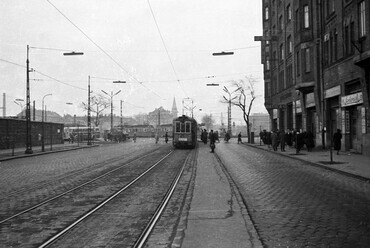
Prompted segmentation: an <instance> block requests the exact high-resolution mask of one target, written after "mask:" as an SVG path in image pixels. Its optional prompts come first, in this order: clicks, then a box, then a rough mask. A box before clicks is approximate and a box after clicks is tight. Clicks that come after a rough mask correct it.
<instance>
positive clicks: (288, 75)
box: [286, 64, 293, 87]
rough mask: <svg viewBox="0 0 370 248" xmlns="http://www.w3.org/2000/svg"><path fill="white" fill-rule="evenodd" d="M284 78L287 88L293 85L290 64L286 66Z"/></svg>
mask: <svg viewBox="0 0 370 248" xmlns="http://www.w3.org/2000/svg"><path fill="white" fill-rule="evenodd" d="M286 77H287V79H286V83H287V87H289V86H291V85H293V67H292V64H290V65H288V66H287V70H286Z"/></svg>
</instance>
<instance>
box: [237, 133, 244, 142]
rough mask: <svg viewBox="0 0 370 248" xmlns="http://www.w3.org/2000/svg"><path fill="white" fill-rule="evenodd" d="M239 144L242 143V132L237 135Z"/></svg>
mask: <svg viewBox="0 0 370 248" xmlns="http://www.w3.org/2000/svg"><path fill="white" fill-rule="evenodd" d="M239 143H242V144H243V142H242V132H239V134H238V144H239Z"/></svg>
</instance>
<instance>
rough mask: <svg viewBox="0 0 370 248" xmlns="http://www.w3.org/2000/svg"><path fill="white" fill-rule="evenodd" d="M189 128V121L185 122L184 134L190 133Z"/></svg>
mask: <svg viewBox="0 0 370 248" xmlns="http://www.w3.org/2000/svg"><path fill="white" fill-rule="evenodd" d="M190 126H191V123H190V122H189V121H187V122H185V132H186V133H190Z"/></svg>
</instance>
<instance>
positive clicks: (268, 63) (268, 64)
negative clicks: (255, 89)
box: [265, 56, 270, 71]
mask: <svg viewBox="0 0 370 248" xmlns="http://www.w3.org/2000/svg"><path fill="white" fill-rule="evenodd" d="M265 66H266V68H265V69H266V71H269V70H270V57H269V56H266V64H265Z"/></svg>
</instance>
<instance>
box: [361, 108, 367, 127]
mask: <svg viewBox="0 0 370 248" xmlns="http://www.w3.org/2000/svg"><path fill="white" fill-rule="evenodd" d="M361 125H362V133H363V134H365V133H366V111H365V107H362V108H361Z"/></svg>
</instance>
